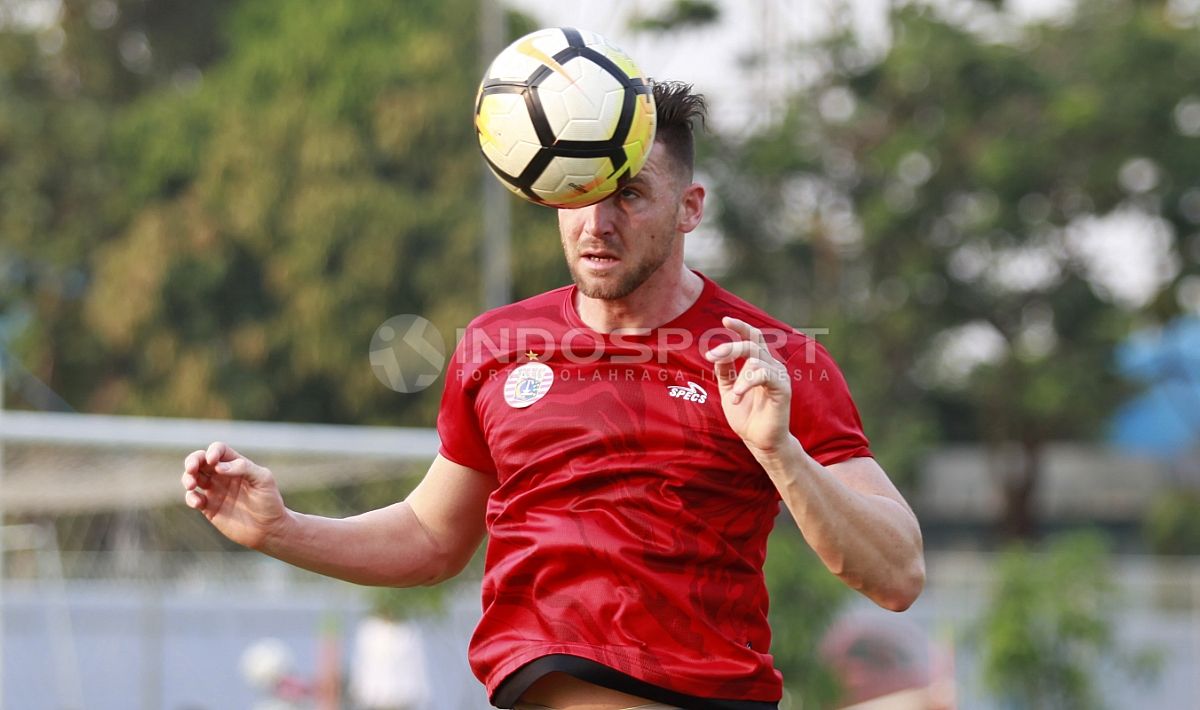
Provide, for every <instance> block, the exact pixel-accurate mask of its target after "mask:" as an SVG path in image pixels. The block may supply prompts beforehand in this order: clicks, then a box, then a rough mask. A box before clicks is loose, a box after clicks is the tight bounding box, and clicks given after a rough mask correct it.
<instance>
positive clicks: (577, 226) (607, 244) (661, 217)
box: [558, 144, 703, 300]
mask: <svg viewBox="0 0 1200 710" xmlns="http://www.w3.org/2000/svg"><path fill="white" fill-rule="evenodd" d="M692 188H696V186H692ZM689 189H690V188H689V186H688V184H687V183H686V182H685V178H684V177H683V176H681V175H680V174H679V168H677V167H676V164H675V161H674V160H673V159H672V158H671V157H670V156H669V155H668V154H667V153H666V151H665V150H664V149H663V148H662V146H661V145H659V144H655V146H654V148H653V149H652V150H651V151H650V156H649V157H648V158H647V160H646V163H645V165H643V166H642V169H641V170H640V171H639V172H638V174H637V176H636V177H634V178H633V179H632V180H630V181H629V182H628V183H626V184H625V186H624V187H622V188H620V189H619V190H617V192H615V193H614V194H613V195H611V196H609V197H608V198H606V199H604V200H602V201H600V202H597V203H596V204H594V205H590V206H588V207H580V208H579V209H573V210H568V209H562V210H559V211H558V231H559V234H560V236H561V238H562V244H563V251H564V253H565V254H566V257H567V267H568V268H569V269H570V270H571V278H572V279H574V281H575V285H576V287H577V288H578V289H579V291H580V293H582V294H583V295H584V296H587V297H589V298H599V299H605V300H613V299H620V298H624V297H625V296H628V295H629V294H630V293H632V292H633V291H634V290H636V289H637V288H638V287H639V286H641V285H642V284H643V283H645V282H646V280H647V279H648V278H650V276H651V275H653V274H654V273H655V272H656V271H658V269H659V268H661V267H662V265H663V264H664V263H666V261H667V259H668V258H670V256H671V254H672V252H673V251H674V250H675V249H676V248H677V243H678V242H679V241H680V240H681V239H682V236H681V234H680V232H681V231H690V230H691V228H692V227H694V226H695V225H694V224H690V223H689V222H688V221H687V217H686V216H684V213H686V212H688V209H687V201H686V199H685V194H687V193H688V191H689ZM702 193H703V191H702V190H701V199H702ZM698 220H699V215H696V221H698Z"/></svg>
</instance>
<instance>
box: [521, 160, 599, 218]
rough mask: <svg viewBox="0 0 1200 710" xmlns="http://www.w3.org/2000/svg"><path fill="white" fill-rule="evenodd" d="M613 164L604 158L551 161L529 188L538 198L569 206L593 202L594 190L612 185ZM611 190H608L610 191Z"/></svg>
mask: <svg viewBox="0 0 1200 710" xmlns="http://www.w3.org/2000/svg"><path fill="white" fill-rule="evenodd" d="M612 172H613V164H612V161H611V160H609V159H608V158H562V157H558V158H554V159H553V160H551V161H550V164H549V165H547V166H546V168H545V169H544V170H542V174H541V175H539V176H538V178H537V180H534V181H533V185H531V186H530V189H531V190H532V192H533V193H534V194H535V195H537V196H538V197H540V198H541V199H543V200H545V201H547V202H552V203H554V204H557V205H560V206H563V207H571V206H582V205H584V204H588V203H590V202H594V201H595V199H596V198H595V193H596V191H597V189H598V188H603V187H605V186H606V183H613V184H614V185H615V183H616V181H617V176H616V175H613V174H612ZM610 189H611V188H610Z"/></svg>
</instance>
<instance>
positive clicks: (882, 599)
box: [755, 437, 925, 611]
mask: <svg viewBox="0 0 1200 710" xmlns="http://www.w3.org/2000/svg"><path fill="white" fill-rule="evenodd" d="M755 457H756V458H758V461H759V463H760V464H762V466H763V468H764V469H766V471H767V474H768V475H769V476H770V477H771V480H772V481H773V482H774V483H775V487H776V488H778V489H779V494H780V496H781V497H782V498H783V503H784V505H786V506H787V509H788V511H789V512H791V514H792V517H793V518H794V519H795V521H796V524H797V525H798V526H799V528H800V532H801V534H803V535H804V539H805V540H806V541H807V542H808V544H809V546H811V547H812V549H813V551H815V552H816V553H817V556H818V557H820V558H821V561H822V562H824V563H825V566H826V567H828V568H829V571H831V572H833V573H834V574H835V575H837V576H838V577H839V578H840V579H841V580H842V581H843V582H845V583H846V584H847V585H849V586H850V587H852V588H854V589H857V590H858V591H860V592H862V593H863V594H865V595H866V596H867V597H868V598H870V599H871V601H873V602H875V603H876V604H878V605H879V606H881V607H884V608H885V609H890V610H892V611H904V610H905V609H907V608H908V607H909V606H911V605H912V603H913V602H914V601H916V598H917V596H918V595H919V594H920V593H921V590H922V588H923V587H924V586H925V561H924V553H923V543H922V540H921V528H920V526H919V525H918V524H917V517H916V516H915V515H914V514H913V512H912V509H910V508H909V507H908V504H907V503H905V502H904V498H903V497H902V496H901V495H900V492H899V491H897V490H896V487H895V486H894V485H892V482H891V481H890V480H889V479H888V477H887V474H886V473H884V471H883V469H882V468H880V466H879V464H878V463H876V461H875V459H873V458H870V457H860V458H853V459H849V460H847V461H842V462H840V463H835V464H831V465H829V466H822V465H821V464H820V463H818V462H817V461H816V460H815V459H813V458H812V457H811V456H809V455H808V453H807V452H805V451H804V447H803V446H801V445H800V442H799V441H797V440H796V438H795V437H791V441H790V442H789V443H787V444H785V445H784V446H783V447H782V448H781V449H779V450H777V451H774V452H770V453H759V452H755Z"/></svg>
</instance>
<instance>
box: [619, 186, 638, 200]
mask: <svg viewBox="0 0 1200 710" xmlns="http://www.w3.org/2000/svg"><path fill="white" fill-rule="evenodd" d="M617 194H619V195H620V196H621V199H623V200H629V199H633V198H634V197H640V193H638V191H637V190H635V189H633V188H632V187H624V188H621V191H620V192H619V193H617Z"/></svg>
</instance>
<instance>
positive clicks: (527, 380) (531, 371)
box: [504, 356, 554, 409]
mask: <svg viewBox="0 0 1200 710" xmlns="http://www.w3.org/2000/svg"><path fill="white" fill-rule="evenodd" d="M532 357H536V356H532ZM553 384H554V371H553V370H551V369H550V367H549V366H548V365H546V364H544V363H540V362H527V363H525V364H524V365H521V366H520V367H518V368H516V369H515V370H513V371H512V372H510V373H508V379H506V380H505V381H504V401H505V402H508V406H510V407H514V408H516V409H524V408H525V407H528V406H529V405H531V404H533V403H534V402H536V401H538V400H539V399H541V398H542V397H545V396H546V393H547V392H549V391H550V386H551V385H553Z"/></svg>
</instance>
